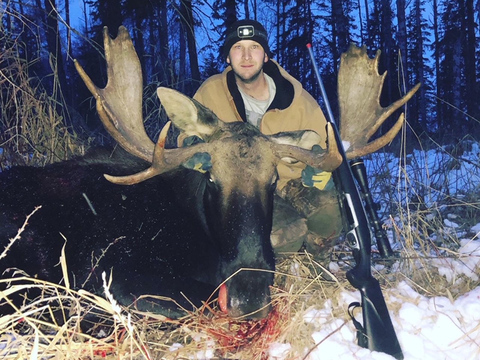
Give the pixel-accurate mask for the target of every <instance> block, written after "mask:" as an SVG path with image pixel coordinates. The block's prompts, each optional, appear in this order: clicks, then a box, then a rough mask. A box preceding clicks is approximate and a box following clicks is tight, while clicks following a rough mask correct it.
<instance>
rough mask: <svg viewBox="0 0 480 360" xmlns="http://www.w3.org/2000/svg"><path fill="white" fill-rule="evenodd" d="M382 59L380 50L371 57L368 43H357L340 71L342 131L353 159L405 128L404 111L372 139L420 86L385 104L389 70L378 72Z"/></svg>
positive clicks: (348, 52) (347, 54)
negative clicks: (381, 133)
mask: <svg viewBox="0 0 480 360" xmlns="http://www.w3.org/2000/svg"><path fill="white" fill-rule="evenodd" d="M379 59H380V50H378V51H377V53H376V55H375V57H374V58H373V59H370V58H369V57H368V55H367V50H366V47H365V46H363V47H362V48H358V47H356V46H355V45H353V44H352V45H351V46H350V48H349V49H348V51H347V52H346V53H344V54H342V57H341V62H340V69H339V72H338V98H339V106H340V133H341V138H342V140H343V141H346V142H348V143H349V144H350V148H349V149H348V150H347V157H348V158H349V159H352V158H355V157H358V156H363V155H366V154H369V153H372V152H375V151H377V150H378V149H380V148H381V147H383V146H385V145H386V144H388V143H389V142H391V141H392V140H393V138H394V137H395V136H396V135H397V133H398V132H399V131H400V129H401V128H402V125H403V121H404V116H403V115H400V116H399V118H398V120H397V122H396V123H395V125H394V126H393V127H392V128H391V129H390V130H389V131H388V132H387V133H386V134H385V135H383V136H382V137H380V138H378V139H376V140H375V141H372V142H371V143H369V142H368V141H369V140H370V138H371V137H372V136H373V135H374V134H375V132H376V131H377V130H378V129H379V127H380V126H381V125H382V124H383V122H384V121H385V120H386V119H387V118H388V117H389V116H390V115H392V113H393V112H394V111H396V110H397V109H399V108H400V107H401V106H402V105H404V104H405V103H406V102H407V101H408V100H410V98H411V97H412V96H413V95H414V94H415V92H416V91H417V90H418V88H419V87H420V84H417V85H416V86H415V87H414V88H413V89H411V90H410V91H409V92H408V93H407V94H406V95H405V96H403V97H402V98H401V99H399V100H397V101H395V102H394V103H392V104H391V105H389V106H387V107H385V108H384V107H382V106H381V105H380V96H381V92H382V87H383V83H384V81H385V77H386V75H387V73H386V72H385V73H383V74H382V75H380V74H379V73H378V63H379Z"/></svg>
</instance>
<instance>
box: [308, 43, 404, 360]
mask: <svg viewBox="0 0 480 360" xmlns="http://www.w3.org/2000/svg"><path fill="white" fill-rule="evenodd" d="M307 48H308V51H309V53H310V57H311V60H312V63H313V68H314V71H315V75H316V77H317V81H318V84H319V86H320V90H321V93H322V97H323V100H324V104H325V107H326V110H327V121H328V122H329V123H330V124H331V125H332V127H333V129H334V134H335V140H336V142H337V145H338V149H339V151H340V155H341V156H342V159H343V161H342V163H341V165H340V166H339V167H338V168H337V169H336V170H335V171H334V172H333V179H334V182H335V186H336V188H337V191H338V193H339V197H340V198H339V200H340V207H341V208H342V210H343V212H344V215H345V216H344V220H345V222H346V228H345V232H346V241H347V243H348V245H349V246H350V247H351V248H352V252H353V257H354V259H355V263H356V264H355V267H353V268H352V269H350V270H349V271H347V279H348V281H349V282H350V283H351V284H352V286H354V287H355V288H356V289H358V290H360V294H361V302H362V303H361V306H362V314H363V326H361V325H359V323H358V321H356V320H355V319H354V318H353V316H352V319H354V322H355V326H356V327H357V341H358V344H359V345H360V346H362V347H366V348H368V349H370V350H373V351H381V352H384V353H387V354H390V355H392V356H394V357H395V358H397V359H403V353H402V350H401V348H400V344H399V342H398V339H397V335H396V333H395V329H394V328H393V324H392V320H391V319H390V314H389V313H388V308H387V305H386V303H385V299H384V297H383V294H382V289H381V288H380V284H379V282H378V281H377V280H376V279H375V278H374V277H373V276H372V272H371V259H370V255H371V242H372V237H371V233H370V227H369V223H368V220H367V214H366V211H365V207H364V205H363V202H362V199H361V197H360V193H359V190H358V188H357V185H356V184H355V180H354V176H353V173H352V170H351V168H350V166H349V163H348V160H347V156H346V154H345V149H344V147H343V144H342V140H341V138H340V133H339V131H338V129H337V126H336V123H335V120H334V117H333V113H332V110H331V108H330V104H329V102H328V98H327V94H326V91H325V88H324V86H323V82H322V79H321V77H320V73H319V72H318V68H317V66H316V63H315V60H314V56H313V51H312V48H311V45H310V44H308V45H307Z"/></svg>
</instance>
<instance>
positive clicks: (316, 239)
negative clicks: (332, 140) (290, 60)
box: [194, 20, 341, 252]
mask: <svg viewBox="0 0 480 360" xmlns="http://www.w3.org/2000/svg"><path fill="white" fill-rule="evenodd" d="M222 53H223V57H224V58H225V60H226V62H227V63H228V64H229V66H228V67H227V68H226V69H225V70H224V71H223V73H221V74H217V75H213V76H211V77H210V78H208V79H207V80H206V81H205V82H204V83H203V84H202V85H201V87H200V88H199V89H198V91H197V93H196V94H195V95H194V98H195V99H196V100H198V101H199V102H200V103H202V104H203V105H205V106H207V107H208V108H210V109H211V110H212V111H213V112H214V113H215V114H216V115H217V116H218V117H219V118H220V119H222V120H224V121H248V122H249V123H251V124H253V125H255V126H257V127H258V128H259V129H260V131H261V132H262V133H264V134H266V135H270V134H275V133H279V132H282V131H294V130H304V129H308V130H314V131H316V132H317V133H318V134H319V135H320V136H321V137H322V140H321V145H323V146H325V142H326V131H325V126H326V120H325V116H324V115H323V112H322V110H321V109H320V107H319V105H318V103H317V102H316V101H315V99H313V97H312V96H311V95H310V94H308V92H307V91H306V90H304V89H303V88H302V85H301V84H300V82H299V81H297V80H296V79H295V78H293V77H292V76H291V75H289V74H288V73H287V72H286V71H285V70H284V69H283V68H282V67H281V66H280V65H279V64H278V63H277V62H275V61H274V60H272V59H271V55H272V54H271V52H270V47H269V45H268V38H267V32H266V30H265V28H264V27H263V26H262V25H261V24H260V23H259V22H257V21H254V20H240V21H237V22H235V23H233V24H232V25H231V26H229V28H228V30H227V36H226V39H225V43H224V45H223V48H222ZM278 173H279V181H278V185H277V196H276V198H275V206H274V219H273V230H272V244H273V246H274V248H275V249H276V250H277V251H297V250H298V249H299V248H300V247H301V245H302V244H303V243H306V245H307V248H308V249H309V250H312V251H314V252H318V251H319V250H320V248H321V247H323V245H325V240H327V239H335V238H336V236H338V233H339V232H340V230H341V217H340V213H339V209H338V202H337V199H336V195H335V193H334V192H333V191H326V189H325V188H326V187H327V188H330V190H331V188H333V184H332V181H331V179H330V178H331V174H330V173H326V172H318V171H315V170H314V169H312V168H307V169H305V165H304V164H302V163H296V164H286V163H280V164H279V165H278ZM302 175H303V176H302ZM302 180H303V181H302Z"/></svg>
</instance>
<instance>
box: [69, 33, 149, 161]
mask: <svg viewBox="0 0 480 360" xmlns="http://www.w3.org/2000/svg"><path fill="white" fill-rule="evenodd" d="M103 40H104V48H105V59H106V62H107V75H108V81H107V85H106V86H105V88H103V89H100V88H98V87H97V86H96V85H95V84H94V83H93V81H92V80H91V79H90V77H89V76H88V75H87V74H86V73H85V71H84V70H83V68H82V66H81V65H80V64H79V63H78V62H77V61H75V67H76V69H77V71H78V73H79V74H80V77H81V78H82V80H83V81H84V83H85V85H86V86H87V88H88V90H90V92H91V93H92V95H93V96H94V97H95V98H96V102H97V111H98V114H99V116H100V119H101V120H102V123H103V125H104V126H105V128H106V130H107V131H108V132H109V133H110V135H111V136H112V137H113V138H114V139H115V141H117V142H118V143H119V144H120V146H122V147H123V148H124V149H125V150H127V151H128V152H129V153H131V154H132V155H135V156H137V157H139V158H141V159H144V160H146V161H148V162H152V157H153V152H154V148H155V144H154V143H153V141H152V140H151V139H150V138H149V136H148V135H147V133H146V131H145V128H144V125H143V116H142V91H143V80H142V70H141V66H140V61H139V59H138V56H137V53H136V52H135V48H134V47H133V43H132V39H131V38H130V35H129V34H128V31H127V29H126V28H125V27H124V26H120V27H119V29H118V35H117V37H116V38H115V39H112V38H111V37H110V36H109V35H108V28H107V27H104V28H103Z"/></svg>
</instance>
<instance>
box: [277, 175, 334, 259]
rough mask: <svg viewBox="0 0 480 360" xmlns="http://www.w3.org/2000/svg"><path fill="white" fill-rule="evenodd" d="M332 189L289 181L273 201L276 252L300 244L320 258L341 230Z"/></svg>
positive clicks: (299, 181) (296, 248) (296, 247)
mask: <svg viewBox="0 0 480 360" xmlns="http://www.w3.org/2000/svg"><path fill="white" fill-rule="evenodd" d="M342 227H343V225H342V217H341V213H340V207H339V204H338V199H337V193H336V190H335V189H330V190H326V191H320V190H318V189H317V188H315V187H305V186H303V185H302V182H301V179H295V180H291V181H289V182H288V183H287V185H286V186H285V187H284V188H282V189H281V190H278V191H277V194H276V196H275V200H274V211H273V228H272V237H271V238H272V245H273V247H274V249H275V251H276V252H284V251H298V250H299V249H300V248H301V247H302V246H305V248H306V249H307V250H308V251H309V252H311V253H312V254H313V255H315V256H319V257H323V256H324V255H326V254H327V253H329V251H330V250H331V249H332V247H333V245H334V244H335V242H336V240H337V238H338V237H339V236H340V234H341V231H342Z"/></svg>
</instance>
